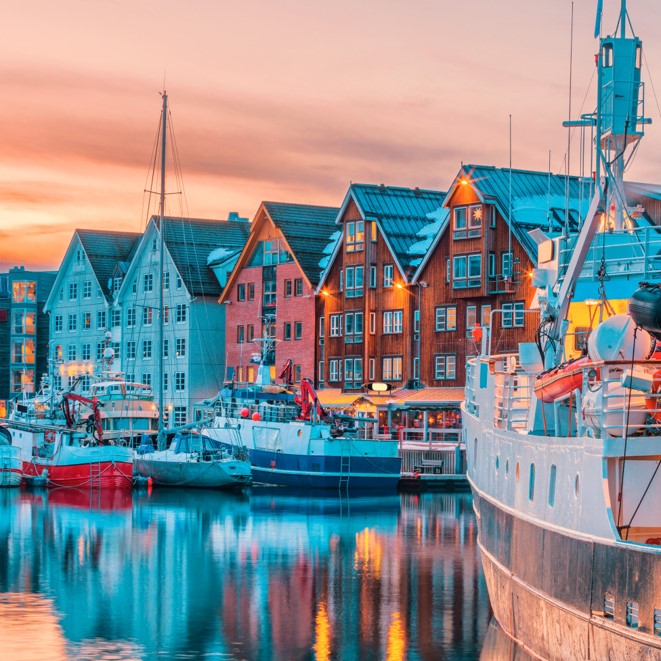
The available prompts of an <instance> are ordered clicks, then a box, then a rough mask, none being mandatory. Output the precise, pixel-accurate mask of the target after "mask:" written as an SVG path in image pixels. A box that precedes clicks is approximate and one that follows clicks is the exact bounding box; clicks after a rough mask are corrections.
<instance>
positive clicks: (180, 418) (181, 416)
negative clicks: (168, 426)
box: [173, 406, 187, 426]
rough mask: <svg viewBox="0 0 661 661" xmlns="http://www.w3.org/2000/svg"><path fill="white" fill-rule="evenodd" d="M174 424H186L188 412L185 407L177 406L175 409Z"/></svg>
mask: <svg viewBox="0 0 661 661" xmlns="http://www.w3.org/2000/svg"><path fill="white" fill-rule="evenodd" d="M173 413H174V416H173V418H174V424H175V425H177V426H178V425H185V424H186V415H187V410H186V407H185V406H175V407H174V411H173Z"/></svg>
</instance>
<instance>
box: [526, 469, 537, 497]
mask: <svg viewBox="0 0 661 661" xmlns="http://www.w3.org/2000/svg"><path fill="white" fill-rule="evenodd" d="M528 500H530V501H533V500H535V464H530V473H529V475H528Z"/></svg>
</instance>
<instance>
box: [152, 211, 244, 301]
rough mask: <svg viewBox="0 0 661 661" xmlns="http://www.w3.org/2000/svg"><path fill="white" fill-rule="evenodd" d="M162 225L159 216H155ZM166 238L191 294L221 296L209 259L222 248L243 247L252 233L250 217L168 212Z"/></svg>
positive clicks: (235, 248) (154, 218) (156, 220)
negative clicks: (204, 217) (183, 215)
mask: <svg viewBox="0 0 661 661" xmlns="http://www.w3.org/2000/svg"><path fill="white" fill-rule="evenodd" d="M152 222H154V223H155V224H156V225H157V226H158V217H152ZM164 225H165V236H164V237H163V240H164V242H165V245H166V247H167V250H168V252H169V253H170V256H171V257H172V261H173V262H174V264H175V266H176V267H177V271H179V275H180V276H181V278H182V280H183V281H184V284H185V286H186V289H187V290H188V293H189V294H191V296H217V295H218V293H219V291H218V281H217V280H216V278H215V276H214V274H213V271H212V270H211V269H210V268H209V266H208V264H207V262H208V258H209V255H210V254H211V252H213V251H214V250H216V249H218V248H226V249H228V250H232V251H240V250H241V249H242V248H243V246H244V245H245V243H246V240H247V239H248V236H249V234H250V223H249V222H247V221H246V220H242V219H239V220H202V219H199V218H175V217H170V216H166V218H165V223H164Z"/></svg>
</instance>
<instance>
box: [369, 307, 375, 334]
mask: <svg viewBox="0 0 661 661" xmlns="http://www.w3.org/2000/svg"><path fill="white" fill-rule="evenodd" d="M374 334H376V312H370V335H374Z"/></svg>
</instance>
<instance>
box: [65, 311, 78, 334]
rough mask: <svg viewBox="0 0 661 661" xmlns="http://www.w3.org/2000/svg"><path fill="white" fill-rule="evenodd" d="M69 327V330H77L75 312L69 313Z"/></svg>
mask: <svg viewBox="0 0 661 661" xmlns="http://www.w3.org/2000/svg"><path fill="white" fill-rule="evenodd" d="M67 327H68V329H69V331H75V330H76V327H77V324H76V315H75V314H70V315H69V324H68V326H67Z"/></svg>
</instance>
